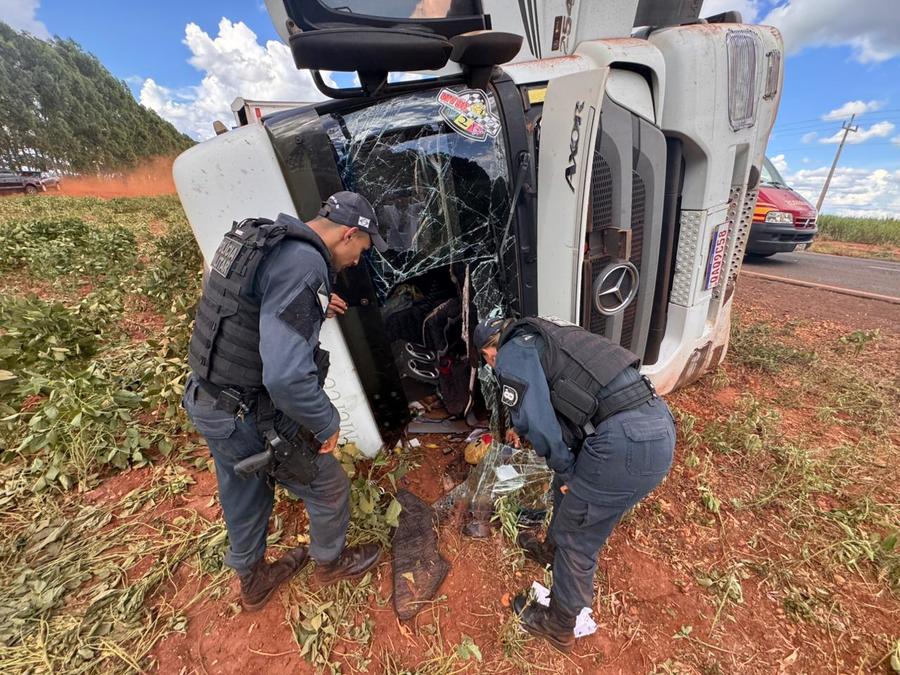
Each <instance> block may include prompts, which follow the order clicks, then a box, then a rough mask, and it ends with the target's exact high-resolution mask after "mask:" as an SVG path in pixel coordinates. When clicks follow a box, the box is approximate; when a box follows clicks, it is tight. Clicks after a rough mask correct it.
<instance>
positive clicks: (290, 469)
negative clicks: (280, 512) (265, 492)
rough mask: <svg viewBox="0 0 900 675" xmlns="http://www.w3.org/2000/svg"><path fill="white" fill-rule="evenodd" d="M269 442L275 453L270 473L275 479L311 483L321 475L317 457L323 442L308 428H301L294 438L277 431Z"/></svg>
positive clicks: (303, 483)
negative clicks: (288, 438) (281, 434)
mask: <svg viewBox="0 0 900 675" xmlns="http://www.w3.org/2000/svg"><path fill="white" fill-rule="evenodd" d="M267 443H268V446H269V447H270V448H271V449H272V454H273V457H272V466H271V468H270V469H269V474H270V475H271V476H272V478H274V479H275V480H277V481H280V482H295V483H300V484H301V485H309V484H310V483H312V482H313V481H314V480H315V479H316V476H318V475H319V465H318V464H316V458H317V457H318V456H319V448H321V447H322V444H321V443H319V441H317V440H316V437H315V436H313V435H312V433H310V432H309V431H307V430H306V429H302V428H301V430H300V432H299V433H298V434H297V435H296V436H294V438H293V439H292V440H287V439H286V438H284V437H282V436H280V435H278V434H277V433H276V434H274V435H273V437H272V438H270V439H268V441H267Z"/></svg>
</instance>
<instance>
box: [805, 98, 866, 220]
mask: <svg viewBox="0 0 900 675" xmlns="http://www.w3.org/2000/svg"><path fill="white" fill-rule="evenodd" d="M855 118H856V114H855V113H854V114H853V115H850V121H849V122H845V123H844V124H842V125H841V129H843V130H844V136H843V137H842V138H841V144H840V145H839V146H838V149H837V153H835V155H834V161H833V162H832V163H831V171H829V172H828V178H826V179H825V185H823V186H822V194H820V195H819V201H817V202H816V213H821V212H822V202H824V201H825V193H826V192H828V186H829V185H831V177H832V176H833V175H834V168H835V167H836V166H837V163H838V160H839V159H840V158H841V150H843V149H844V143H846V142H847V134H849V133H850V132H851V131H853V132H854V133H855V132H856V131H858V130H859V127H854V126H852V124H853V120H854V119H855Z"/></svg>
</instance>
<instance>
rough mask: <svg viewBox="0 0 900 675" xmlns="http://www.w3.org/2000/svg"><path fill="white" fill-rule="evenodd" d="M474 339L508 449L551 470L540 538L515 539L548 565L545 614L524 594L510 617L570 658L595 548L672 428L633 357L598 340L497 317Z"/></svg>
mask: <svg viewBox="0 0 900 675" xmlns="http://www.w3.org/2000/svg"><path fill="white" fill-rule="evenodd" d="M473 338H474V340H473V341H474V343H475V346H476V347H477V348H478V349H479V350H480V351H481V354H482V356H483V357H484V360H485V361H486V362H487V363H488V364H489V365H490V366H491V367H492V368H493V370H494V373H495V374H496V376H497V379H498V383H499V386H500V387H501V391H500V396H501V400H502V402H503V404H504V405H505V406H506V408H507V409H508V411H509V417H510V421H511V422H512V427H513V428H512V429H510V430H509V432H508V433H507V441H508V442H510V443H512V444H514V445H516V446H518V445H519V442H520V441H519V435H521V436H524V437H525V438H527V439H528V440H529V441H530V442H531V445H532V446H533V447H534V450H535V452H536V453H537V454H538V455H540V456H542V457H544V459H545V460H546V462H547V464H548V466H549V467H550V468H551V469H552V470H553V472H554V478H553V481H552V484H551V490H552V492H553V517H552V519H551V522H550V526H549V528H548V530H547V537H546V539H545V540H543V541H540V540H538V539H537V538H536V537H534V536H530V535H528V534H527V533H523V534H522V535H520V537H519V544H520V546H521V547H522V548H523V549H524V550H525V554H526V556H527V557H529V558H530V559H532V560H535V561H537V562H539V563H541V564H543V565H547V566H551V567H552V570H553V587H552V589H551V592H550V606H549V607H548V608H545V607H543V606H541V605H539V604H536V603H529V602H528V600H527V595H526V594H524V593H523V594H520V595H519V596H517V597H516V598H515V599H514V601H513V603H512V604H513V609H514V611H515V612H517V613H518V614H519V616H520V620H521V623H522V626H523V627H524V628H525V629H526V630H527V631H528V632H529V633H531V634H533V635H538V636H540V637H544V638H546V639H547V640H548V641H549V642H550V643H551V644H552V645H553V646H554V647H556V648H557V649H559V650H561V651H563V652H569V651H571V650H572V647H573V646H574V642H575V637H574V634H573V628H574V626H575V619H576V617H577V616H578V614H579V613H580V612H581V609H582V608H583V607H591V606H592V603H593V597H594V573H595V571H596V568H597V555H598V553H599V551H600V549H601V548H602V547H603V545H604V543H605V542H606V540H607V538H608V537H609V535H610V533H611V532H612V530H613V528H614V527H615V525H616V523H618V522H619V520H620V519H621V518H622V516H623V515H624V514H625V513H626V512H627V511H628V510H629V509H631V508H632V507H633V506H634V505H635V504H637V503H638V502H639V501H641V500H642V499H643V498H644V497H646V496H647V495H648V494H649V493H650V492H651V491H652V490H653V489H654V488H655V487H656V486H657V485H659V483H660V482H661V481H662V480H663V478H664V477H665V476H666V474H667V473H668V471H669V468H670V467H671V464H672V455H673V451H674V448H675V424H674V420H673V418H672V415H671V413H670V412H669V409H668V407H667V406H666V404H665V402H664V401H663V400H662V399H661V398H659V397H658V396H657V395H656V393H655V391H654V390H653V386H652V385H651V384H650V381H649V380H648V379H647V378H645V377H643V376H641V374H640V373H639V372H638V366H639V359H638V358H637V357H636V356H635V355H634V354H632V353H631V352H629V351H628V350H626V349H624V348H623V347H620V346H619V345H617V344H615V343H613V342H611V341H610V340H608V339H607V338H605V337H602V336H599V335H594V334H593V333H591V332H589V331H586V330H584V329H582V328H580V327H578V326H574V325H572V324H567V323H566V322H562V321H558V320H555V319H540V318H525V319H521V320H518V321H514V320H508V319H502V318H500V319H488V320H485V321H482V322H481V323H479V324H478V326H477V327H476V329H475V332H474V336H473Z"/></svg>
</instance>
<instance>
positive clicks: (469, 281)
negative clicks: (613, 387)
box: [174, 0, 782, 455]
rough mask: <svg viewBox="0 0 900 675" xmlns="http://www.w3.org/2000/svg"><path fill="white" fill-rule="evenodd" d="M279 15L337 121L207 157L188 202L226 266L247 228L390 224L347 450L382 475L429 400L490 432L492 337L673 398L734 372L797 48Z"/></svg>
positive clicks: (377, 10) (664, 15) (209, 247)
mask: <svg viewBox="0 0 900 675" xmlns="http://www.w3.org/2000/svg"><path fill="white" fill-rule="evenodd" d="M267 4H268V7H269V11H270V13H271V14H272V17H273V20H274V21H275V24H276V27H277V28H278V29H279V32H280V33H281V35H282V37H283V38H284V39H285V41H286V42H287V43H288V44H289V45H290V46H291V49H292V52H293V55H294V59H295V61H296V64H297V66H298V67H299V68H304V69H309V70H310V71H311V72H312V73H313V77H314V79H315V81H316V83H317V86H318V87H319V88H320V89H321V90H322V92H323V93H324V94H326V95H327V96H329V97H330V99H331V100H327V101H324V102H320V103H314V104H308V105H303V106H301V107H298V108H296V109H293V110H288V111H283V112H278V113H275V114H271V115H268V116H265V117H263V118H262V120H261V123H260V124H249V125H248V126H244V127H241V128H239V129H236V130H233V131H229V132H228V133H224V134H222V135H220V136H218V137H216V138H214V139H212V140H209V141H206V142H204V143H201V144H199V145H197V146H196V147H194V148H192V149H190V150H188V151H187V152H185V153H184V154H183V155H181V156H180V157H179V158H178V160H177V161H176V163H175V168H174V174H175V182H176V185H177V187H178V192H179V195H180V197H181V201H182V203H183V205H184V208H185V211H186V213H187V216H188V219H189V220H190V223H191V226H192V228H193V231H194V233H195V236H196V238H197V241H198V242H199V245H200V247H201V249H202V251H203V255H204V257H205V259H206V260H207V261H209V260H210V259H211V257H212V255H213V254H214V252H215V249H216V247H217V245H218V244H219V242H220V240H221V238H222V236H223V235H224V233H225V232H226V231H227V230H228V228H229V227H230V225H231V223H232V221H239V220H241V219H243V218H248V217H257V216H264V217H272V218H274V217H275V216H276V215H277V214H278V213H279V212H284V213H289V214H293V215H297V216H299V217H300V218H310V217H312V216H314V215H315V213H316V211H317V209H318V208H319V206H320V204H321V202H322V200H324V199H325V198H326V197H327V196H328V195H330V194H331V193H333V192H336V191H338V190H342V189H348V190H354V191H356V192H359V193H361V194H363V195H365V196H366V197H367V198H368V199H369V200H370V201H371V202H372V203H373V205H374V206H375V207H376V210H377V212H378V216H379V227H380V228H381V231H382V235H383V237H384V239H385V240H386V241H387V242H388V244H389V250H388V251H387V252H386V253H385V254H383V255H380V254H377V253H372V254H370V255H369V257H368V258H367V259H366V261H365V264H361V265H359V266H358V267H356V268H354V269H351V270H348V271H346V272H344V273H343V274H342V277H341V278H340V280H339V283H338V286H337V290H338V292H339V293H340V294H341V295H342V296H343V297H344V298H345V299H346V300H347V301H348V302H349V305H350V310H349V311H348V312H347V314H346V315H344V316H343V317H340V319H339V320H338V321H327V322H326V323H325V326H324V327H323V330H322V334H321V339H322V342H323V345H324V346H325V347H326V348H327V349H329V350H330V351H331V354H332V356H331V362H332V369H331V374H330V377H329V380H328V382H327V389H328V391H329V395H330V396H331V397H332V400H333V401H334V402H335V405H336V406H337V407H338V409H339V411H340V413H341V417H342V427H341V429H342V436H343V438H344V439H347V440H353V441H355V442H356V443H357V445H358V446H359V447H360V448H361V449H362V450H363V451H364V452H366V453H367V454H370V455H372V454H374V453H376V452H378V450H379V449H380V448H381V447H382V446H383V444H384V443H385V442H392V441H393V438H394V436H395V435H396V434H397V433H398V432H399V431H400V430H401V429H402V428H403V427H404V425H405V424H406V423H407V422H408V420H409V412H408V410H409V403H410V402H411V401H414V400H418V399H420V398H422V397H425V396H428V395H429V394H431V395H434V394H436V395H439V396H440V397H441V399H442V400H443V402H444V405H445V407H446V409H447V411H448V412H449V413H451V414H452V415H454V416H460V417H464V416H465V414H466V413H467V412H469V413H471V411H472V409H473V407H474V408H475V409H477V408H479V407H481V409H482V410H484V409H486V408H490V407H491V406H492V405H493V404H494V401H488V402H487V403H485V401H484V398H483V397H484V396H485V394H484V393H483V392H482V387H479V386H478V378H477V376H476V369H477V358H476V355H474V354H473V353H472V350H471V348H470V347H469V342H470V340H469V338H470V335H471V330H472V329H473V328H474V324H475V322H476V321H477V319H480V318H483V317H485V316H488V315H491V314H492V313H501V312H502V313H518V314H521V315H534V314H537V315H553V316H556V317H560V318H562V319H565V320H567V321H570V322H573V323H577V324H580V325H581V326H584V327H585V328H587V329H589V330H591V331H593V332H595V333H599V334H603V335H606V336H608V337H609V338H611V339H613V340H615V341H617V342H619V343H621V344H622V345H624V346H626V347H628V348H629V349H631V350H632V351H633V352H635V353H636V354H637V355H638V356H639V357H641V359H642V364H643V365H642V372H644V373H645V374H647V375H648V376H649V377H650V378H652V380H653V381H654V383H655V384H656V387H657V389H658V390H659V391H660V392H662V393H665V392H668V391H671V390H673V389H675V388H677V387H679V386H683V385H685V384H687V383H689V382H691V381H693V380H695V379H696V378H697V377H699V376H700V375H701V374H703V373H704V372H706V371H708V370H709V369H710V368H714V367H715V366H716V365H718V364H719V363H720V362H721V360H722V359H723V358H724V356H725V350H726V347H727V345H728V337H729V330H730V314H731V304H732V299H733V293H734V286H735V280H736V277H737V274H738V271H739V270H740V267H741V261H742V258H743V254H744V248H745V245H746V242H747V235H748V233H749V230H750V224H751V220H752V216H753V208H754V204H755V202H756V195H757V186H758V183H759V176H760V166H761V164H762V161H763V153H764V150H765V147H766V143H767V140H768V136H769V132H770V130H771V127H772V124H773V122H774V119H775V114H776V111H777V108H778V102H779V98H780V93H781V82H782V42H781V38H780V36H779V34H778V32H777V31H776V30H775V29H773V28H769V27H763V26H750V25H743V24H741V23H740V16H739V15H737V13H734V12H729V13H726V14H722V15H718V16H715V17H707V18H706V19H700V18H699V13H700V5H701V2H700V1H699V0H682V1H681V2H677V1H674V0H673V1H668V0H655V1H654V0H649V1H648V0H604V1H599V0H598V1H594V2H587V1H586V0H581V1H579V0H558V1H552V0H551V1H547V2H541V3H537V2H535V1H534V0H520V1H519V2H518V3H511V2H503V1H494V0H481V1H479V0H443V1H441V0H437V1H435V2H429V1H427V0H422V1H421V2H415V1H408V2H404V1H401V0H393V1H390V2H374V1H371V0H268V2H267ZM320 71H354V72H356V73H357V75H358V82H359V86H355V87H352V88H350V89H346V88H345V89H338V88H336V87H335V86H334V85H333V83H332V84H328V83H327V80H326V78H325V77H324V76H322V75H321V74H320ZM409 71H417V72H418V73H420V74H421V75H424V77H419V78H418V79H410V78H408V77H405V78H400V80H401V81H399V82H394V83H388V74H389V73H392V72H409ZM484 391H488V392H489V391H490V387H486V388H484ZM487 397H488V398H491V395H490V394H488V395H487ZM470 419H471V418H470Z"/></svg>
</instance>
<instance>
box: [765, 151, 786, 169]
mask: <svg viewBox="0 0 900 675" xmlns="http://www.w3.org/2000/svg"><path fill="white" fill-rule="evenodd" d="M769 161H770V162H772V166H774V167H775V168H776V169H778V173H784V172H785V171H787V168H788V163H787V159H785V157H784V154H781V155H775V156H774V157H770V158H769Z"/></svg>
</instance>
